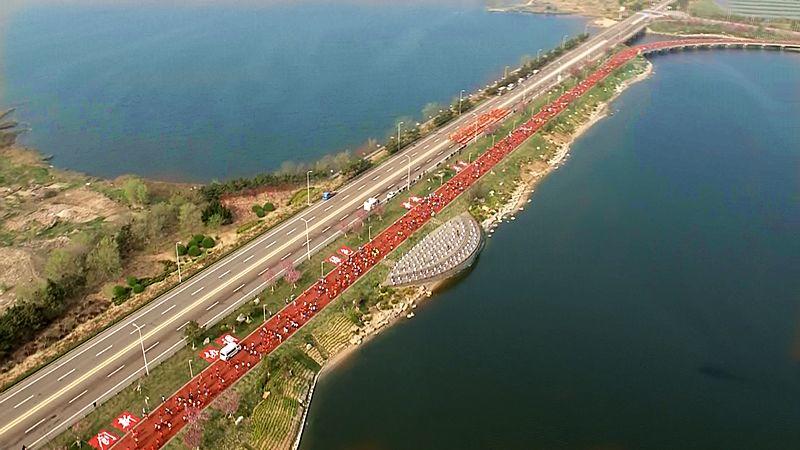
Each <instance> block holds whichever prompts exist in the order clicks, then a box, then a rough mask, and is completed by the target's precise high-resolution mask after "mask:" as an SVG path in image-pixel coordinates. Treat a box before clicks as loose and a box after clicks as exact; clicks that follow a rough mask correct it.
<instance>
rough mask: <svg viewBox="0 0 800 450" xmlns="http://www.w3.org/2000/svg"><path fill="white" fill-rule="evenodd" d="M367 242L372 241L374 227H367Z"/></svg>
mask: <svg viewBox="0 0 800 450" xmlns="http://www.w3.org/2000/svg"><path fill="white" fill-rule="evenodd" d="M367 240H369V241H371V240H372V225H368V226H367Z"/></svg>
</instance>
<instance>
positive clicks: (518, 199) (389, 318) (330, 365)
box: [292, 61, 654, 450]
mask: <svg viewBox="0 0 800 450" xmlns="http://www.w3.org/2000/svg"><path fill="white" fill-rule="evenodd" d="M653 70H654V69H653V64H652V63H650V62H649V61H648V63H647V68H646V69H645V71H644V72H642V73H641V74H639V75H637V76H636V77H633V78H631V79H630V80H626V81H625V82H623V83H622V84H621V85H620V86H619V87H618V88H617V89H616V92H615V93H614V95H612V96H611V98H609V99H608V100H607V101H605V102H603V103H602V104H600V105H599V106H598V107H597V108H596V109H595V111H594V112H593V113H592V114H591V115H590V116H589V118H588V120H587V121H586V122H584V123H583V124H581V125H580V126H579V127H578V128H577V129H576V130H575V131H574V132H573V133H572V134H571V135H570V137H569V139H568V141H567V142H565V143H564V144H562V145H561V146H560V147H559V149H558V151H557V152H556V154H555V155H554V156H553V157H552V158H550V159H549V160H548V161H547V167H546V168H544V169H543V170H540V171H538V172H535V173H534V174H533V176H531V177H530V178H528V179H527V180H525V179H524V178H525V177H524V176H523V177H522V179H521V180H519V181H518V182H517V187H516V188H515V189H514V191H513V192H512V195H511V198H510V200H509V201H508V202H506V203H505V204H504V205H503V206H501V207H500V209H499V210H498V211H497V213H496V214H494V215H492V216H491V217H489V218H487V219H486V220H484V221H483V222H482V223H481V226H482V227H483V229H484V231H485V232H486V233H487V236H486V237H487V238H489V237H491V234H492V233H493V232H494V230H495V229H497V227H498V226H499V225H500V224H501V223H502V222H503V220H504V219H505V218H506V217H508V216H511V217H513V215H514V214H515V213H516V212H518V211H522V210H523V209H524V205H525V204H526V203H529V202H530V201H531V197H532V195H533V192H534V190H535V187H536V186H537V185H538V184H539V183H540V182H541V181H543V180H544V179H545V178H546V177H547V176H548V175H549V174H551V173H552V172H554V171H555V170H557V169H558V168H559V167H561V166H562V165H563V164H564V163H565V162H566V160H567V159H568V157H569V153H570V149H571V148H572V145H573V144H574V143H575V141H576V140H577V139H579V138H580V137H582V136H583V134H584V133H586V131H588V130H589V129H590V128H592V127H593V126H594V125H595V124H597V123H598V122H600V121H601V120H603V119H604V118H606V117H607V116H608V115H609V105H610V104H611V103H612V102H614V101H615V100H616V99H617V98H618V97H619V96H620V95H622V93H623V92H625V91H626V90H627V89H628V88H629V87H631V86H632V85H634V84H636V83H638V82H640V81H644V80H646V79H647V78H649V77H650V76H651V75H652V74H653ZM451 278H452V277H451ZM451 278H448V279H445V280H440V281H437V282H435V283H431V284H427V285H421V286H418V287H417V288H416V292H414V293H412V295H410V296H409V298H406V299H403V301H401V302H399V303H398V305H397V306H396V307H394V308H392V309H391V310H385V311H384V312H385V313H386V314H384V315H383V317H381V319H375V318H373V319H372V320H370V321H369V322H367V324H366V325H365V326H364V327H363V328H362V330H367V331H365V332H364V334H363V335H361V333H358V334H355V335H352V336H351V338H350V340H349V343H348V344H346V345H345V347H344V348H343V349H342V350H340V351H339V352H338V353H336V354H335V355H333V356H331V357H330V358H329V359H328V360H327V361H325V363H324V364H323V365H322V367H321V368H320V371H319V372H318V373H317V375H316V376H315V378H314V381H313V383H312V385H311V387H310V389H309V393H313V392H314V389H315V388H316V385H317V383H318V382H319V380H320V379H322V378H323V377H324V376H326V375H328V374H329V373H331V372H333V371H334V370H335V369H336V368H337V367H339V366H340V365H341V364H343V363H344V362H345V361H346V360H348V359H349V358H350V357H352V356H354V355H355V354H356V353H357V350H359V349H360V347H361V346H362V345H363V344H367V343H369V342H370V341H372V340H373V339H374V338H375V337H377V336H378V335H379V334H380V333H381V332H382V331H384V330H386V329H388V328H389V327H391V326H393V325H395V324H396V323H397V322H398V321H399V320H400V319H402V318H403V317H405V315H404V314H403V313H405V312H406V311H407V310H409V309H413V308H415V307H416V305H417V304H419V303H420V302H421V301H423V300H425V299H429V298H431V297H433V296H434V295H435V293H436V290H437V289H439V288H440V287H442V286H444V284H445V283H446V282H447V281H448V280H450V279H451ZM307 399H308V401H307V403H306V404H305V405H304V407H303V413H302V420H301V422H300V427H299V429H298V431H297V434H296V437H295V439H294V441H293V442H295V444H294V445H293V447H292V450H296V449H298V448H299V446H300V443H301V442H302V439H303V431H304V430H305V425H306V421H307V418H308V413H309V411H310V410H311V405H312V403H311V395H308V396H307Z"/></svg>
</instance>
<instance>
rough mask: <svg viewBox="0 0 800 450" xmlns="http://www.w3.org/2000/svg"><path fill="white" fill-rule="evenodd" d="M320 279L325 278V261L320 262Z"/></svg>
mask: <svg viewBox="0 0 800 450" xmlns="http://www.w3.org/2000/svg"><path fill="white" fill-rule="evenodd" d="M319 277H320V279H321V278H325V260H324V259H323V260H322V261H320V262H319Z"/></svg>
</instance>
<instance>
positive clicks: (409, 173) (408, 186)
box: [403, 155, 411, 191]
mask: <svg viewBox="0 0 800 450" xmlns="http://www.w3.org/2000/svg"><path fill="white" fill-rule="evenodd" d="M403 156H405V157H406V158H408V173H407V174H406V190H407V191H410V190H411V156H409V155H403Z"/></svg>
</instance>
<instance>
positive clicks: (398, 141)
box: [397, 121, 403, 151]
mask: <svg viewBox="0 0 800 450" xmlns="http://www.w3.org/2000/svg"><path fill="white" fill-rule="evenodd" d="M402 124H403V122H402V121H401V122H397V151H400V125H402Z"/></svg>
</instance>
